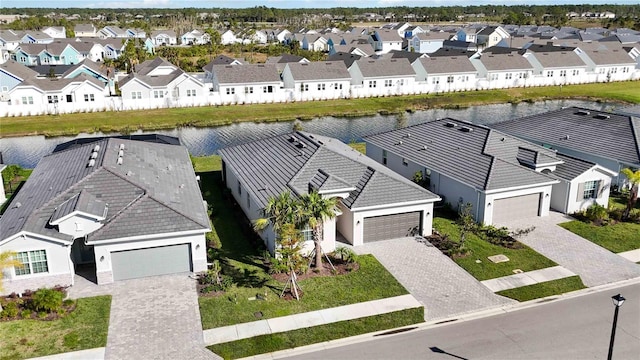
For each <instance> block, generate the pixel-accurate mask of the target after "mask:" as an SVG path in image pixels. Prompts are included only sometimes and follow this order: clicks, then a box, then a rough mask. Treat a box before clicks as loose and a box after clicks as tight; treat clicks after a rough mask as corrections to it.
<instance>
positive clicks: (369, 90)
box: [349, 58, 416, 97]
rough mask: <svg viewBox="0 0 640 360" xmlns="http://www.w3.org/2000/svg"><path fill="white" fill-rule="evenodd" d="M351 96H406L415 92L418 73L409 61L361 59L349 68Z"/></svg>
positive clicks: (403, 59)
mask: <svg viewBox="0 0 640 360" xmlns="http://www.w3.org/2000/svg"><path fill="white" fill-rule="evenodd" d="M349 74H351V96H352V97H371V96H381V95H382V96H388V95H405V94H412V93H414V92H415V79H416V73H415V71H414V70H413V68H412V67H411V64H410V63H409V60H407V59H405V58H399V59H377V60H371V59H367V58H364V59H360V60H356V61H355V62H354V63H353V65H351V67H350V68H349Z"/></svg>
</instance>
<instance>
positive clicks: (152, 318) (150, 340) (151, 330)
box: [105, 274, 219, 359]
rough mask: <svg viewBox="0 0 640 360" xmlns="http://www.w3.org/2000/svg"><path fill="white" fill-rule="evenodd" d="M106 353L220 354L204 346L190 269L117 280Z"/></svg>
mask: <svg viewBox="0 0 640 360" xmlns="http://www.w3.org/2000/svg"><path fill="white" fill-rule="evenodd" d="M108 287H109V288H110V293H111V294H112V296H113V298H112V302H111V317H110V319H109V335H108V337H107V348H106V352H105V359H216V358H219V357H218V356H217V355H215V354H214V353H212V352H210V351H209V350H207V349H206V348H205V347H204V340H203V336H202V325H201V322H200V311H199V308H198V297H197V292H196V286H195V281H194V280H193V279H191V278H189V276H188V274H177V275H166V276H157V277H149V278H143V279H134V280H125V281H119V282H116V283H114V284H111V285H108Z"/></svg>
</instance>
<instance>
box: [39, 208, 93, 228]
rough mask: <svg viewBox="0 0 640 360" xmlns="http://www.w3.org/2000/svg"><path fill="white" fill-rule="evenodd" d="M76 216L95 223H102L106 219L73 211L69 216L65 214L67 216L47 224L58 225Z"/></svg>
mask: <svg viewBox="0 0 640 360" xmlns="http://www.w3.org/2000/svg"><path fill="white" fill-rule="evenodd" d="M76 215H84V216H86V217H88V218H90V219H94V220H96V221H102V220H104V219H106V218H105V217H103V216H97V215H94V214H89V213H86V212H84V211H79V210H75V211H73V212H71V213H70V214H67V215H65V216H63V217H61V218H59V219H57V220H54V221H51V222H49V224H50V225H58V224H60V223H61V222H63V221H65V220H68V219H71V218H72V217H74V216H76Z"/></svg>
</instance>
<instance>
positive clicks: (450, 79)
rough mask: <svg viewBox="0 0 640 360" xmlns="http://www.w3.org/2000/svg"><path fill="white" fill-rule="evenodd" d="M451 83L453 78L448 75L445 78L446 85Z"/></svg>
mask: <svg viewBox="0 0 640 360" xmlns="http://www.w3.org/2000/svg"><path fill="white" fill-rule="evenodd" d="M452 82H453V76H452V75H449V76H447V84H451V83H452Z"/></svg>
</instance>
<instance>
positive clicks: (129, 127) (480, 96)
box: [2, 81, 640, 137]
mask: <svg viewBox="0 0 640 360" xmlns="http://www.w3.org/2000/svg"><path fill="white" fill-rule="evenodd" d="M569 98H573V99H589V100H606V101H619V102H627V103H640V81H628V82H614V83H598V84H584V85H567V86H563V87H559V86H547V87H535V88H513V89H500V90H483V91H467V92H457V93H446V94H425V95H411V96H394V97H378V98H364V99H342V100H328V101H309V102H293V103H277V104H254V105H228V106H203V107H190V108H169V109H151V110H133V111H122V112H110V111H105V112H95V113H77V114H64V115H41V116H23V117H8V118H3V120H2V137H10V136H27V135H47V136H62V135H77V134H79V133H81V132H84V133H93V132H98V131H101V132H105V133H109V132H120V133H130V132H132V131H135V130H147V131H153V130H161V129H173V128H176V127H183V126H195V127H214V126H221V125H229V124H232V123H236V122H243V121H254V122H270V121H291V120H295V119H303V120H304V119H312V118H315V117H322V116H367V115H373V114H377V113H400V112H403V111H413V110H425V109H430V108H443V107H454V108H455V107H467V106H473V105H484V104H497V103H507V102H511V103H518V102H521V101H529V102H530V101H541V100H551V99H569Z"/></svg>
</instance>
